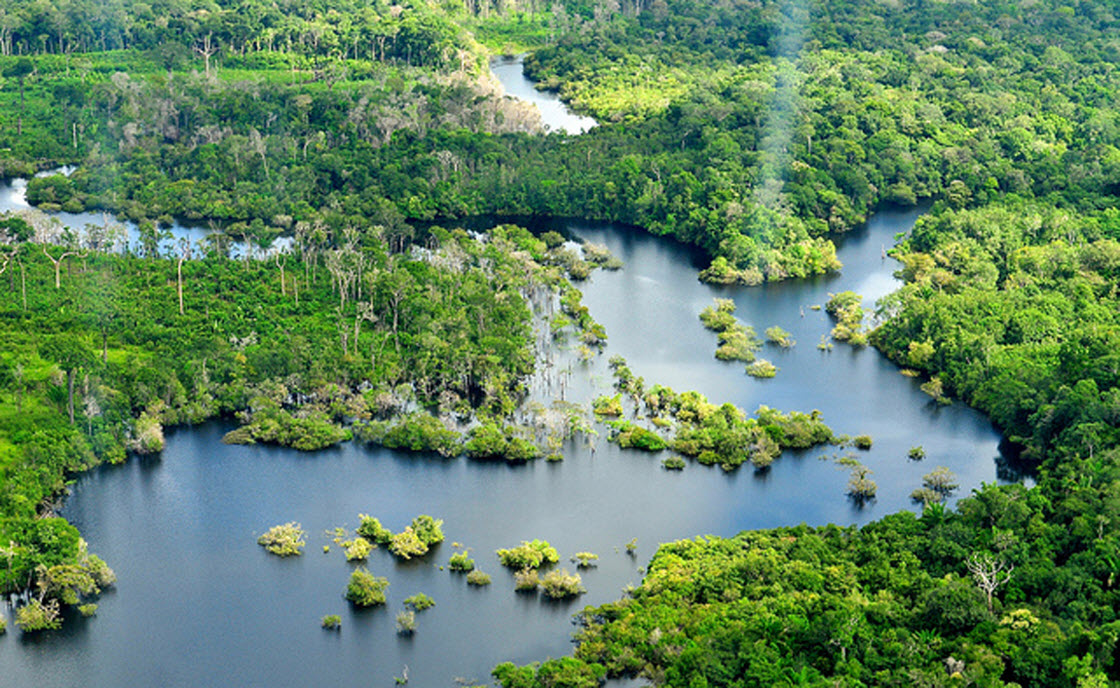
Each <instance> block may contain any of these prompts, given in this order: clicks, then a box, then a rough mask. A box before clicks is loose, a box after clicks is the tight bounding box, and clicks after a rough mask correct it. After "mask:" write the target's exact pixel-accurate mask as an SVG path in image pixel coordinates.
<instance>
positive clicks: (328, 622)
mask: <svg viewBox="0 0 1120 688" xmlns="http://www.w3.org/2000/svg"><path fill="white" fill-rule="evenodd" d="M319 625H320V626H322V627H323V628H325V629H327V630H328V631H337V630H339V629H340V628H342V617H341V616H339V615H338V614H327V615H326V616H324V617H323V618H322V619H321V620H320V621H319Z"/></svg>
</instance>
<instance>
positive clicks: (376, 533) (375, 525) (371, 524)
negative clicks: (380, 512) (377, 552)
mask: <svg viewBox="0 0 1120 688" xmlns="http://www.w3.org/2000/svg"><path fill="white" fill-rule="evenodd" d="M358 518H359V519H361V524H360V525H359V526H358V530H357V533H358V535H361V536H362V537H363V538H365V539H366V540H369V541H370V542H374V543H377V544H379V545H387V544H389V543H390V542H391V541H392V540H393V533H392V531H390V530H389V529H388V528H385V527H383V526H382V525H381V521H378V520H377V519H376V518H374V517H372V516H367V515H366V514H358Z"/></svg>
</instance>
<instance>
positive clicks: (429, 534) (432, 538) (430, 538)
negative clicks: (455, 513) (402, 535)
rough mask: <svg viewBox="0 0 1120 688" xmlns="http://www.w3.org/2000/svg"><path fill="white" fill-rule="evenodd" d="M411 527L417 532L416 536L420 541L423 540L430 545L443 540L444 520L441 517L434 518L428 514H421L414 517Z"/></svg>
mask: <svg viewBox="0 0 1120 688" xmlns="http://www.w3.org/2000/svg"><path fill="white" fill-rule="evenodd" d="M409 528H411V529H412V532H414V533H416V537H417V539H419V540H420V542H423V543H424V544H425V545H427V546H429V547H431V546H432V545H435V544H439V543H441V542H443V521H442V520H440V519H435V518H432V517H431V516H428V515H427V514H421V515H419V516H417V517H416V518H414V519H412V523H411V525H409Z"/></svg>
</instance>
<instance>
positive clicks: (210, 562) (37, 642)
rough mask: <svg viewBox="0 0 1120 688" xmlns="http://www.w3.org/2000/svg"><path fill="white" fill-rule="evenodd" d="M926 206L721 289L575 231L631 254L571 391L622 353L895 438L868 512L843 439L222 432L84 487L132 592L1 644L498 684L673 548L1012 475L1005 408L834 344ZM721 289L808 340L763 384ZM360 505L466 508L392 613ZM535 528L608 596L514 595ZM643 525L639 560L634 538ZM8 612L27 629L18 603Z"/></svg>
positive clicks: (619, 236) (598, 308)
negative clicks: (845, 308) (506, 457)
mask: <svg viewBox="0 0 1120 688" xmlns="http://www.w3.org/2000/svg"><path fill="white" fill-rule="evenodd" d="M917 214H918V213H917V211H901V212H882V213H879V214H878V215H876V216H875V217H874V218H873V219H872V221H871V222H870V223H869V224H868V226H867V227H864V228H862V229H860V230H858V231H856V232H854V233H852V234H851V235H849V236H847V237H845V238H844V240H843V241H842V242H840V244H839V257H840V259H841V260H842V261H843V262H844V264H845V266H846V267H845V269H844V270H843V272H841V273H840V274H839V275H834V276H829V277H821V278H817V279H813V280H805V281H798V282H789V283H784V284H778V285H768V286H764V287H758V288H750V289H748V288H724V287H712V286H708V285H704V284H701V283H700V282H698V281H697V279H696V269H697V265H698V264H697V261H698V256H697V255H696V254H695V253H694V252H693V251H692V250H690V249H688V248H687V247H685V246H683V245H681V244H678V243H676V242H674V241H672V240H668V239H665V238H658V237H653V236H650V235H648V234H646V233H643V232H641V231H639V230H636V229H633V228H628V227H621V226H617V225H610V224H595V223H581V222H562V223H553V225H552V226H556V227H558V228H560V229H563V230H564V231H565V232H566V233H567V234H568V235H569V236H571V237H574V238H577V239H581V240H589V241H596V242H601V243H605V244H606V245H607V246H608V247H609V248H610V249H611V250H612V251H613V252H614V253H615V255H617V256H618V257H619V258H621V259H622V260H623V261H624V263H625V268H624V269H623V270H620V271H617V272H596V273H595V274H594V275H593V277H592V279H591V280H589V281H587V282H585V283H583V284H582V285H581V288H582V289H583V290H584V294H585V297H584V302H585V303H586V304H587V305H588V306H589V307H590V309H591V312H592V314H593V316H594V317H595V318H596V319H598V320H599V321H600V322H602V323H603V324H604V325H605V326H606V328H607V332H608V335H609V337H610V339H609V344H608V347H607V349H606V351H605V352H604V353H603V354H602V355H600V356H598V357H597V358H596V359H595V360H593V361H592V362H591V363H589V364H587V365H586V366H584V365H581V364H580V363H578V362H577V361H575V356H574V354H573V353H571V352H565V353H564V354H563V355H562V356H561V361H560V366H561V367H564V368H566V367H567V366H568V365H569V364H570V365H571V368H572V371H573V372H572V374H571V376H570V378H569V379H568V383H567V385H568V386H567V387H566V394H567V396H568V398H569V399H570V400H586V399H588V398H589V397H590V396H592V395H594V394H598V393H602V392H605V391H607V390H609V387H610V379H609V374H608V371H607V365H606V360H607V358H608V357H610V356H611V355H614V354H620V355H623V356H625V357H626V358H627V360H628V361H629V363H630V366H631V367H632V369H633V370H634V372H635V373H636V374H638V375H641V376H644V377H645V379H646V381H647V382H648V383H650V384H652V383H654V382H659V383H662V384H669V385H671V386H673V387H674V388H676V389H679V390H684V389H696V390H699V391H701V392H703V393H704V394H706V395H708V397H709V398H710V399H711V400H712V401H715V402H723V401H731V402H734V403H736V404H738V405H740V406H742V407H744V408H746V409H747V410H748V411H752V410H753V409H755V408H756V407H757V406H758V405H760V404H766V405H769V406H773V407H776V408H779V409H783V410H803V411H808V410H812V409H819V410H821V411H822V413H823V414H824V419H825V421H826V422H827V423H829V424H830V425H831V426H832V427H833V429H834V430H835V431H837V432H842V433H849V434H858V433H868V434H871V435H872V436H873V438H874V446H873V448H872V449H871V450H870V451H868V452H860V458H861V459H862V460H863V461H864V463H866V464H867V465H868V466H869V467H870V468H871V469H872V470H873V471H874V475H873V476H872V477H873V478H874V479H875V480H876V481H878V484H879V496H878V499H877V500H876V501H874V502H872V503H870V504H868V505H865V506H864V507H863V508H860V507H858V506H857V505H855V504H854V503H853V502H852V501H850V500H849V499H847V498H846V497H845V495H844V486H845V483H846V479H847V474H846V472H844V471H842V470H841V469H839V468H838V467H837V466H836V465H835V464H834V463H833V462H831V461H822V460H819V459H818V456H820V455H821V454H822V452H821V451H807V452H801V453H787V454H785V455H783V456H782V457H781V458H780V459H779V460H778V461H776V462H775V464H774V465H773V466H772V467H771V468H770V469H769V470H766V471H763V472H756V471H754V470H752V469H750V467H749V466H748V467H745V468H744V469H740V470H738V471H736V472H734V473H724V472H723V471H721V470H720V469H718V468H715V467H704V466H700V465H698V464H695V463H690V464H689V465H688V466H687V467H686V468H685V470H684V471H683V472H680V473H677V472H670V471H666V470H664V469H662V468H661V467H660V465H659V457H653V456H650V455H646V454H643V453H640V452H623V451H620V450H619V449H618V448H617V447H615V446H613V445H609V444H607V443H606V442H605V441H602V440H600V441H599V442H598V444H597V449H596V451H594V452H591V451H590V450H589V449H588V447H586V446H584V445H583V444H582V443H581V444H575V443H570V444H569V445H568V446H567V447H565V451H564V460H563V461H562V462H559V463H547V462H544V461H539V462H535V463H532V464H529V465H525V466H507V465H503V464H498V463H485V462H472V461H468V460H465V459H462V458H460V459H456V460H440V459H437V458H434V457H430V456H416V455H408V454H403V453H398V452H393V451H389V450H385V449H379V448H367V447H363V446H360V445H356V444H347V445H343V446H342V447H339V448H337V449H332V450H328V451H323V452H318V453H314V454H304V453H301V452H297V451H294V450H288V449H279V448H270V447H246V446H226V445H223V444H221V443H220V439H221V436H222V434H223V433H224V432H225V431H226V430H228V429H229V428H228V427H227V426H225V425H223V424H221V423H216V422H215V423H208V424H205V425H202V426H200V427H194V428H183V429H179V430H175V431H172V432H170V433H169V435H168V438H167V448H166V450H165V451H164V452H163V453H162V455H161V456H160V457H158V458H147V459H133V460H131V461H130V462H128V463H127V464H125V465H121V466H104V467H101V468H98V469H95V470H93V471H90V472H88V473H86V474H84V475H82V476H80V477H79V478H78V480H77V481H76V483H75V485H74V487H73V492H72V495H71V496H70V497H69V498H68V499H67V500H66V503H65V506H64V507H63V514H64V515H65V516H66V517H67V518H69V519H70V520H71V521H72V522H73V523H74V524H75V525H77V526H78V528H80V529H81V531H82V533H83V535H84V536H85V537H86V538H87V539H88V540H89V542H90V548H91V550H92V551H94V552H96V553H98V554H99V555H101V556H102V557H104V558H105V559H106V560H107V561H108V562H109V563H110V565H111V566H113V567H114V569H115V570H116V572H117V574H118V578H119V580H118V584H117V586H116V588H115V589H113V590H111V591H109V592H108V593H107V594H106V595H104V596H103V598H102V599H101V606H100V609H99V610H98V612H97V616H96V617H94V618H91V619H88V620H83V619H70V620H68V622H67V624H66V626H65V627H64V629H63V630H62V631H59V632H52V633H45V634H40V635H36V636H30V637H25V636H22V635H21V634H20V633H18V632H15V631H14V629H13V632H9V634H8V635H7V636H5V637H0V667H3V676H4V679H3V683H4V685H12V686H31V685H35V686H47V687H53V686H59V687H61V686H73V685H79V684H80V685H83V686H86V687H89V688H98V687H102V686H104V687H107V688H108V687H114V686H125V685H137V686H156V685H158V686H199V685H202V686H207V685H239V686H308V685H332V684H338V685H349V684H354V683H359V684H368V685H390V684H391V683H392V680H393V677H394V676H400V675H402V673H403V671H404V667H405V666H407V667H408V673H409V678H410V682H409V685H412V686H423V687H427V686H433V687H436V686H443V687H446V686H449V685H452V684H453V681H456V680H458V679H463V680H466V681H469V682H471V683H475V682H477V683H489V675H488V674H489V670H490V669H491V668H492V667H493V666H494V665H495V664H497V663H499V662H502V661H506V660H512V661H515V662H519V663H523V662H529V661H534V660H540V659H544V658H546V657H549V656H553V657H555V656H560V655H564V654H567V653H569V652H570V651H571V645H570V634H571V632H572V631H573V630H574V629H573V627H572V626H571V624H570V623H569V619H570V617H571V615H572V614H573V613H574V612H575V611H577V610H579V609H581V608H583V607H584V606H585V605H595V604H601V603H604V602H608V601H611V600H614V599H617V598H618V597H619V595H620V594H621V592H622V590H623V588H624V587H625V586H627V585H630V584H638V583H639V582H640V581H641V576H642V573H641V569H642V567H643V566H644V565H645V564H646V563H647V562H648V560H649V558H650V556H651V555H652V554H653V551H654V549H655V547H656V543H658V542H665V541H669V540H674V539H679V538H688V537H694V536H698V535H705V534H713V535H720V536H730V535H733V534H735V533H737V532H739V531H741V530H743V529H748V528H764V527H771V526H778V525H786V524H797V523H802V522H804V523H809V524H813V525H819V524H824V523H829V522H835V523H840V524H852V523H866V522H867V521H869V520H872V519H875V518H879V517H882V516H884V515H886V514H888V513H891V512H894V511H897V510H899V509H904V508H914V506H913V505H912V504H911V503H910V500H909V497H908V495H909V493H910V491H912V490H913V489H914V488H916V487H918V486H920V484H921V476H922V475H923V474H924V473H927V472H929V471H931V470H933V468H935V467H936V466H939V465H944V466H948V467H949V468H950V469H952V470H953V471H954V472H955V473H956V474H957V476H958V478H959V480H960V483H961V485H962V490H961V494H967V492H968V490H970V489H972V488H974V487H978V486H979V485H980V484H981V483H982V482H990V481H995V480H997V457H998V449H997V445H998V441H999V436H998V434H997V433H996V432H995V430H994V429H993V428H992V426H991V424H990V423H989V422H988V421H987V420H986V419H985V418H984V417H983V416H982V415H980V414H979V413H976V412H975V411H972V410H971V409H968V408H967V407H965V406H963V405H962V404H960V403H954V404H953V405H951V406H948V407H941V406H937V405H935V404H933V403H932V402H931V401H930V400H929V398H928V397H927V396H926V395H924V394H923V393H922V392H921V391H920V390H919V389H918V382H917V381H915V380H912V379H909V378H906V377H903V376H902V375H900V374H899V373H898V370H897V369H896V368H895V367H894V366H893V365H892V364H890V363H889V362H888V361H886V360H885V359H884V358H883V357H882V356H881V355H880V354H879V353H878V352H876V351H875V350H873V349H852V348H849V347H847V346H845V345H841V344H838V345H837V346H836V348H835V349H834V350H832V351H831V352H827V353H826V352H821V351H818V350H817V348H816V343H817V342H818V340H819V339H820V336H821V335H822V334H824V333H827V332H828V330H829V328H830V327H831V323H830V322H828V318H827V316H825V315H824V313H823V311H815V310H812V308H811V306H813V305H817V304H820V305H823V304H824V302H825V301H826V300H827V298H828V293H829V292H836V291H841V290H844V289H855V290H857V291H860V292H862V293H863V294H864V295H865V296H867V297H870V298H873V297H876V296H880V295H882V294H884V293H886V292H887V291H889V290H890V289H892V288H893V287H894V286H895V283H894V281H893V278H892V277H891V273H892V271H893V270H894V268H895V264H894V262H893V261H892V260H890V259H886V258H883V257H882V255H881V248H882V246H884V245H886V246H889V245H890V244H891V243H892V242H893V237H894V235H895V234H896V233H897V232H901V231H906V230H908V229H909V227H910V226H911V225H912V224H913V221H914V219H915V218H916V217H917ZM546 226H549V225H548V223H542V225H540V226H537V227H535V229H543V228H545V227H546ZM716 296H720V297H725V298H731V299H734V300H735V302H736V304H737V305H738V315H739V317H741V318H742V319H743V320H744V321H745V322H747V323H748V324H750V325H753V326H754V327H755V328H756V329H757V330H758V331H759V332H760V333H761V331H762V330H763V329H765V328H766V327H769V326H771V325H780V326H781V327H783V328H785V329H786V330H789V331H790V332H791V333H793V336H794V337H795V338H796V339H797V342H798V343H797V345H796V346H795V347H793V348H792V349H790V350H787V351H778V350H773V349H772V348H770V347H768V348H767V349H766V350H765V351H764V353H763V355H764V356H766V357H767V358H770V359H771V360H773V361H774V362H775V363H776V364H777V365H778V366H779V367H780V371H779V372H778V375H777V377H775V378H774V379H771V380H755V379H753V378H750V377H747V376H746V375H745V374H744V373H743V369H742V365H741V364H730V363H722V362H720V361H717V360H715V359H714V358H713V356H712V353H713V352H714V350H715V346H716V340H715V336H714V335H713V334H712V333H711V332H708V331H706V330H705V329H704V328H703V327H702V326H701V325H700V323H699V321H698V319H697V314H698V313H699V311H700V309H701V308H703V307H704V306H706V305H709V304H710V303H711V301H712V299H713V298H714V297H716ZM802 312H803V313H804V314H803V315H802ZM918 444H920V445H923V446H924V448H925V450H926V452H927V455H928V457H927V458H926V459H925V460H924V461H922V462H913V461H909V460H908V459H907V458H906V452H907V450H908V448H909V447H911V446H913V445H918ZM831 452H832V450H831V449H828V450H826V451H825V452H824V453H825V454H830V453H831ZM359 513H368V514H371V515H374V516H377V517H378V518H380V519H381V521H382V523H383V524H385V525H386V526H387V527H389V528H390V529H393V530H400V529H401V528H403V527H404V526H405V525H407V523H408V522H409V520H410V519H411V518H412V517H414V516H415V515H417V514H430V515H432V516H435V517H436V518H440V519H443V520H444V521H445V524H444V531H445V533H446V535H447V541H446V542H445V543H443V544H442V545H441V546H439V547H437V548H436V549H435V551H434V552H433V553H431V554H429V555H428V556H426V557H424V558H422V559H419V560H414V561H410V562H398V561H396V560H394V559H393V558H392V557H391V556H390V555H389V554H388V553H387V552H385V551H384V550H383V549H382V550H378V551H374V552H373V553H372V555H371V557H370V560H369V562H368V567H369V569H370V571H371V572H373V573H374V574H375V575H379V576H385V577H386V578H388V579H389V581H390V586H389V588H388V604H387V605H386V606H385V607H384V608H378V609H373V610H369V611H357V610H354V609H352V608H350V607H349V606H348V604H347V603H346V602H345V601H344V600H343V598H342V594H343V592H344V589H345V586H346V581H347V579H348V577H349V574H350V571H351V570H352V569H353V565H351V564H348V563H347V562H345V560H344V558H343V555H342V553H341V550H340V548H338V547H336V546H333V545H332V546H331V551H330V552H328V553H323V551H322V549H323V545H325V544H328V543H329V542H330V537H329V536H328V535H327V531H328V530H330V529H333V528H334V527H336V526H346V527H348V528H353V527H355V526H356V525H357V524H358V514H359ZM288 521H299V522H300V523H302V525H303V527H304V528H305V529H306V530H307V532H308V537H307V549H306V552H305V554H304V555H303V556H302V557H298V558H291V559H278V558H276V557H272V556H270V555H268V554H266V553H265V552H264V551H263V550H262V549H261V548H260V547H258V546H257V545H256V544H255V540H256V537H257V535H259V534H260V533H261V532H263V531H264V530H265V529H267V528H268V527H270V526H272V525H274V524H277V523H285V522H288ZM533 538H542V539H546V540H549V541H550V542H551V543H552V544H553V545H555V546H556V547H557V549H558V550H559V551H560V553H561V556H562V557H563V558H564V559H567V558H568V557H570V556H571V555H573V554H574V553H576V552H577V551H591V552H595V553H597V554H598V555H599V556H600V560H599V565H598V566H597V567H596V568H593V569H589V570H587V571H584V572H583V583H584V586H585V587H586V588H587V593H586V594H585V595H583V596H582V597H580V598H579V599H578V600H576V601H573V602H567V603H550V602H546V601H544V600H543V599H541V598H540V597H538V596H536V595H531V596H526V595H521V594H517V593H515V592H514V590H513V581H512V575H511V574H510V573H508V572H506V571H505V570H503V569H501V568H500V566H499V564H498V562H497V558H496V556H495V555H494V550H495V549H497V548H499V547H508V546H512V545H516V544H517V543H518V542H520V541H521V540H527V539H533ZM632 538H637V544H638V548H637V556H635V557H631V556H628V555H627V554H626V552H625V543H627V542H628V541H630V540H631V539H632ZM452 542H459V543H462V544H463V545H465V546H468V547H470V548H471V550H472V554H473V556H474V558H475V559H476V561H477V562H478V565H479V567H480V568H481V569H482V570H484V571H486V572H488V573H490V574H491V575H492V576H493V584H492V585H490V586H488V587H485V588H471V587H469V586H467V585H466V583H465V581H464V580H463V578H462V577H461V576H459V575H456V574H453V573H451V572H449V571H447V570H443V569H442V568H441V567H442V566H444V565H445V564H446V563H447V559H448V557H449V555H450V554H451V553H452V552H453V551H454V550H453V548H452V546H451V543H452ZM565 565H566V566H567V567H568V568H570V569H573V570H574V568H573V566H572V565H571V564H565ZM418 592H424V593H427V594H428V595H430V596H431V597H432V598H433V599H434V600H435V603H436V605H435V607H433V608H431V609H429V610H427V611H424V612H422V613H419V614H418V615H417V623H418V630H417V632H416V634H415V635H414V636H412V637H409V638H406V637H400V636H398V635H397V634H396V633H395V630H394V617H395V614H396V612H397V611H399V610H400V609H402V601H403V599H404V598H405V597H407V596H409V595H413V594H415V593H418ZM5 613H6V615H7V616H8V618H9V620H10V619H11V618H12V610H11V609H7V610H6V612H5ZM326 614H339V615H341V616H342V628H341V631H340V632H338V633H335V632H328V631H324V630H322V629H321V628H320V627H319V619H320V617H322V616H323V615H326Z"/></svg>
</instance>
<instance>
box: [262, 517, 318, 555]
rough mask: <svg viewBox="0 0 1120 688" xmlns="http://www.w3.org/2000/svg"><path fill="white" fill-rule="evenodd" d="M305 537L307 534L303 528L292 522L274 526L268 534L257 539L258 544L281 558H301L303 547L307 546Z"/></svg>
mask: <svg viewBox="0 0 1120 688" xmlns="http://www.w3.org/2000/svg"><path fill="white" fill-rule="evenodd" d="M304 535H306V533H305V532H304V531H303V527H302V526H300V524H298V523H296V522H295V521H292V522H291V523H285V524H283V525H278V526H272V527H271V528H269V529H268V532H266V533H265V534H264V535H262V536H260V537H259V538H257V544H258V545H261V546H263V547H264V548H265V549H266V550H268V551H269V552H271V553H273V554H275V555H276V556H279V557H290V556H299V555H300V554H303V547H304V545H306V544H307V542H306V541H305V540H304V539H303V536H304Z"/></svg>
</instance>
